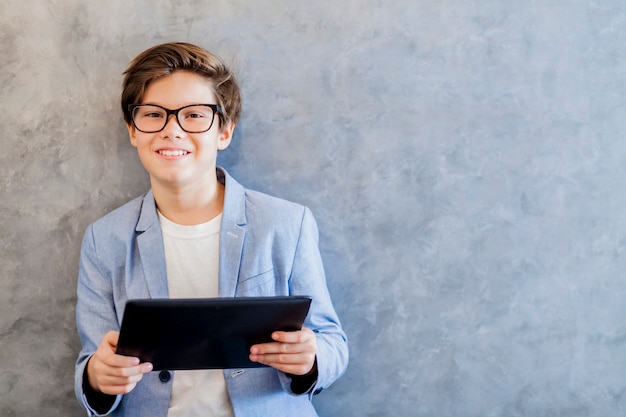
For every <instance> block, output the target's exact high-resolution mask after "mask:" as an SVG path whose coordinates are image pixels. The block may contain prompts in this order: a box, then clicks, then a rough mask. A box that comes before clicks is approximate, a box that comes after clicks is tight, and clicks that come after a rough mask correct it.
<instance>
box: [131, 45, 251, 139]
mask: <svg viewBox="0 0 626 417" xmlns="http://www.w3.org/2000/svg"><path fill="white" fill-rule="evenodd" d="M176 71H190V72H193V73H196V74H199V75H202V76H204V77H206V78H207V79H208V80H210V81H211V83H212V84H213V89H214V91H215V97H216V99H217V104H218V105H219V106H220V107H221V108H222V112H223V114H220V115H219V120H220V127H223V126H225V124H226V123H228V122H232V123H233V124H236V123H237V122H238V121H239V116H240V114H241V93H240V91H239V85H238V84H237V80H235V76H234V75H233V73H232V72H231V71H230V69H229V68H228V67H226V65H224V63H223V62H222V61H221V60H220V59H219V58H218V57H217V56H215V55H213V54H211V53H210V52H208V51H206V50H204V49H202V48H200V47H199V46H196V45H192V44H189V43H183V42H177V43H164V44H161V45H157V46H154V47H152V48H150V49H147V50H145V51H144V52H142V53H141V54H139V55H137V57H136V58H135V59H133V60H132V61H131V63H130V65H129V66H128V69H127V70H126V71H124V82H123V88H122V102H121V104H122V112H123V113H124V120H125V121H126V123H127V124H129V125H130V124H131V116H130V112H129V111H128V105H129V104H138V103H141V100H142V99H143V96H144V94H145V91H146V88H147V87H148V85H149V84H150V83H151V82H152V81H154V80H156V79H158V78H160V77H163V76H166V75H170V74H172V73H174V72H176Z"/></svg>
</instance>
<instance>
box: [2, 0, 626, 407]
mask: <svg viewBox="0 0 626 417" xmlns="http://www.w3.org/2000/svg"><path fill="white" fill-rule="evenodd" d="M172 40H185V41H191V42H196V43H199V44H201V45H203V46H205V47H206V48H208V49H210V50H212V51H214V52H216V53H217V54H219V55H220V56H222V57H223V58H224V59H225V60H226V61H227V62H231V63H233V64H234V66H235V68H237V74H238V75H239V78H240V81H241V84H242V87H243V93H244V100H245V108H244V116H243V118H242V120H241V122H240V125H239V126H238V128H237V131H236V137H235V141H234V143H233V145H232V146H231V148H229V149H227V150H226V151H224V153H223V154H222V155H221V156H220V163H221V164H222V165H223V166H225V167H226V168H227V169H229V170H230V172H231V173H232V174H233V175H235V177H237V178H238V179H239V180H240V181H241V182H242V183H243V184H246V185H247V186H249V187H252V188H257V189H259V190H261V191H265V192H269V193H272V194H275V195H278V196H280V197H283V198H288V199H291V200H296V201H299V202H302V203H305V204H307V205H309V206H310V207H311V209H312V210H313V212H314V213H315V215H316V217H317V219H318V222H319V226H320V232H321V248H322V252H323V256H324V258H325V263H326V269H327V273H328V279H329V287H330V289H331V291H332V294H333V298H334V301H335V304H336V308H337V310H338V312H339V314H340V316H341V318H342V320H343V324H344V326H345V328H346V331H347V333H348V335H349V337H350V350H351V363H350V367H349V369H348V371H347V373H346V375H345V376H344V377H343V378H342V379H341V380H339V381H338V382H337V383H336V384H335V385H334V386H333V387H332V388H331V389H329V390H328V391H326V392H324V393H323V394H322V395H320V396H319V397H317V398H316V399H315V400H314V401H315V403H316V406H317V408H318V410H319V413H320V415H322V416H327V417H330V416H335V417H344V416H432V417H445V416H456V417H486V416H491V417H494V416H502V417H517V416H567V417H576V416H585V417H607V416H618V415H625V414H626V321H625V318H626V279H625V271H626V187H625V185H626V144H625V142H626V141H625V140H624V134H625V132H626V46H625V45H626V8H625V6H624V2H623V1H622V0H589V1H578V0H569V1H566V0H556V1H549V2H542V1H514V0H439V1H415V0H398V1H391V0H362V1H356V0H346V1H338V2H315V1H310V2H292V1H287V0H265V1H263V2H252V1H242V0H238V1H230V0H216V1H200V0H195V1H191V0H190V1H184V0H171V1H166V0H154V1H146V0H137V1H127V0H109V1H106V2H81V1H69V2H68V1H61V0H49V1H45V2H44V1H38V2H36V1H34V0H25V1H16V0H3V1H2V3H0V68H1V70H0V71H1V72H0V114H1V115H2V122H1V126H2V135H1V136H0V141H1V144H2V149H3V151H2V152H0V230H1V235H0V236H1V237H0V285H1V286H0V347H1V348H0V414H1V415H2V416H6V417H11V416H35V415H46V416H49V417H57V416H59V417H60V416H63V417H69V416H80V415H82V412H81V410H80V409H79V407H78V405H77V403H76V401H75V400H74V396H73V391H72V390H73V362H74V360H75V356H76V354H77V352H78V349H79V344H78V339H77V336H76V333H75V324H74V303H75V285H76V271H77V261H78V251H79V244H80V239H81V236H82V233H83V231H84V229H85V227H86V226H87V225H88V224H89V223H90V222H92V221H94V220H95V219H96V218H98V217H100V216H101V215H103V214H104V213H106V212H107V211H109V210H111V209H112V208H114V207H116V206H118V205H119V204H121V203H123V202H124V201H126V200H128V199H130V198H131V197H133V196H135V195H137V194H139V193H141V192H143V191H145V189H146V188H147V185H148V184H147V177H146V175H145V174H144V173H143V169H142V168H141V166H140V164H139V162H138V159H137V157H136V155H135V152H134V149H133V148H132V147H131V146H130V145H129V143H128V140H127V136H126V133H125V128H124V125H123V122H122V119H121V114H120V112H119V110H118V97H119V93H120V83H121V78H122V76H121V73H122V71H123V70H124V69H125V67H126V65H127V63H128V62H129V60H130V59H131V58H132V57H133V56H135V55H136V54H137V53H139V52H140V51H142V50H143V49H145V48H146V47H149V46H152V45H153V44H156V43H160V42H164V41H172Z"/></svg>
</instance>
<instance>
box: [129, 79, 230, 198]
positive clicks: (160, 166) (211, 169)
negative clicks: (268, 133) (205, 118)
mask: <svg viewBox="0 0 626 417" xmlns="http://www.w3.org/2000/svg"><path fill="white" fill-rule="evenodd" d="M138 104H155V105H158V106H162V107H165V108H166V109H170V110H174V109H178V108H181V107H184V106H188V105H190V104H217V102H216V100H215V94H214V92H213V86H212V85H211V82H210V81H209V80H207V79H206V78H204V77H202V76H200V75H198V74H194V73H191V72H186V71H177V72H174V73H173V74H171V75H167V76H164V77H162V78H159V79H157V80H155V81H153V82H152V83H150V84H149V85H148V88H147V89H146V92H145V95H144V97H143V102H142V103H138ZM180 117H182V114H181V115H180ZM233 129H234V125H230V126H220V123H219V118H218V116H217V114H216V115H215V119H214V121H213V125H212V126H211V128H210V129H209V130H208V131H206V132H203V133H188V132H185V131H184V130H183V129H182V128H181V127H180V125H179V124H178V122H177V120H176V117H174V116H172V115H170V116H169V120H168V121H167V124H166V125H165V128H164V129H163V130H161V131H160V132H156V133H144V132H141V131H139V130H137V129H135V128H134V127H133V126H132V125H129V126H128V133H129V136H130V143H131V144H132V145H133V146H134V147H135V148H137V152H138V154H139V159H140V160H141V163H142V164H143V166H144V168H145V169H146V170H147V171H148V173H149V174H150V182H151V184H152V186H153V187H155V186H163V187H167V188H176V189H182V188H185V187H189V186H191V187H193V186H194V185H198V186H202V184H204V183H205V181H212V182H215V181H216V176H215V164H216V159H217V151H218V150H222V149H226V148H227V147H228V145H229V144H230V140H231V138H232V132H233Z"/></svg>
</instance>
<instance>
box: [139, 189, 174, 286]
mask: <svg viewBox="0 0 626 417" xmlns="http://www.w3.org/2000/svg"><path fill="white" fill-rule="evenodd" d="M135 230H136V232H137V246H138V248H139V258H140V259H139V261H140V262H141V267H142V269H143V272H144V275H145V279H146V285H147V286H148V292H149V294H150V298H167V297H168V291H167V270H166V268H165V251H164V249H163V235H162V233H161V227H160V226H159V219H158V216H157V212H156V205H155V202H154V196H153V194H152V191H149V192H148V193H147V194H146V196H145V197H144V199H143V204H142V206H141V213H140V215H139V221H138V222H137V227H136V229H135Z"/></svg>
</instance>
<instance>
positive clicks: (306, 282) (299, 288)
mask: <svg viewBox="0 0 626 417" xmlns="http://www.w3.org/2000/svg"><path fill="white" fill-rule="evenodd" d="M318 242H319V232H318V228H317V223H316V222H315V219H314V217H313V214H312V213H311V211H310V210H309V209H308V208H306V207H305V208H304V211H303V215H302V221H301V225H300V233H299V236H298V242H297V246H296V250H295V255H294V259H293V263H292V265H293V266H292V271H291V276H290V278H289V289H290V294H292V295H310V296H311V297H312V302H311V308H310V310H309V314H308V316H307V319H306V321H305V323H304V326H305V327H308V328H309V329H311V330H313V332H314V333H315V336H316V339H317V340H316V341H317V357H316V359H317V368H318V377H317V381H316V382H315V385H313V386H312V387H311V389H310V390H309V391H308V392H307V394H308V395H309V397H311V396H312V395H313V394H317V393H319V392H321V391H322V390H323V389H324V388H327V387H328V386H330V385H331V384H332V383H333V382H334V381H335V380H336V379H337V378H339V377H340V376H341V375H342V374H343V373H344V371H345V370H346V368H347V365H348V344H347V338H346V334H345V333H344V331H343V329H342V327H341V323H340V321H339V318H338V317H337V313H336V312H335V309H334V307H333V304H332V301H331V297H330V294H329V292H328V288H327V285H326V276H325V273H324V267H323V264H322V258H321V255H320V251H319V246H318ZM279 375H280V379H281V383H282V385H283V389H284V390H285V391H287V392H289V393H292V394H293V392H292V391H291V388H290V387H291V378H290V377H289V376H288V375H286V374H284V373H279Z"/></svg>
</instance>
